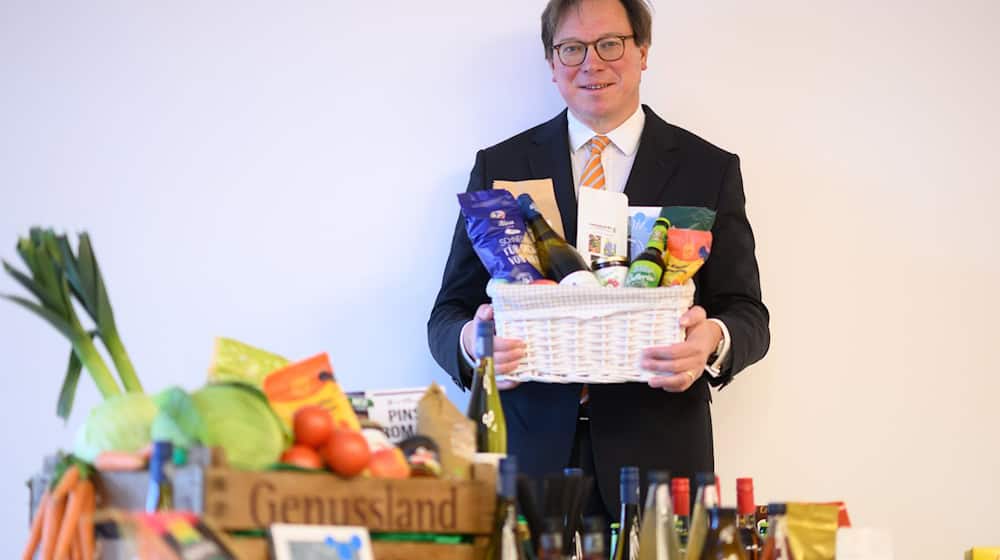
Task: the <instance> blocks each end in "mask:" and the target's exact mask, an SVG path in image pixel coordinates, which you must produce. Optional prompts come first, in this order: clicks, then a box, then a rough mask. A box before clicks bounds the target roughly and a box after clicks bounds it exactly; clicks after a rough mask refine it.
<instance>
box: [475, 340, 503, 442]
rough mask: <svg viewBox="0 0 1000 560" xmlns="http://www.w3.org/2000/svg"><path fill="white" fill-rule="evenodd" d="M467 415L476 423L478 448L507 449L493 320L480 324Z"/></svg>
mask: <svg viewBox="0 0 1000 560" xmlns="http://www.w3.org/2000/svg"><path fill="white" fill-rule="evenodd" d="M471 389H472V394H471V395H470V396H469V406H468V409H466V413H465V414H466V416H468V417H469V419H470V420H472V421H473V422H475V423H476V451H478V452H480V453H506V452H507V421H506V419H505V418H504V414H503V406H502V405H501V403H500V391H498V390H497V380H496V373H495V370H494V368H493V321H481V322H479V323H478V324H477V325H476V369H475V370H474V371H473V373H472V387H471Z"/></svg>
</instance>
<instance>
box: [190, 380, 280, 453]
mask: <svg viewBox="0 0 1000 560" xmlns="http://www.w3.org/2000/svg"><path fill="white" fill-rule="evenodd" d="M191 398H192V400H193V401H194V405H195V408H197V409H198V412H199V414H200V415H201V419H202V422H203V423H204V428H205V429H204V439H203V440H202V443H204V444H205V445H208V446H216V445H218V446H220V447H222V448H223V449H224V450H225V452H226V458H227V459H228V460H229V462H230V463H231V464H232V465H233V466H234V467H237V468H241V469H250V470H260V469H264V468H267V467H268V466H270V465H271V464H272V463H274V462H275V461H277V460H278V458H279V457H280V456H281V452H282V451H284V449H285V448H286V447H287V445H288V443H289V439H290V438H289V434H288V433H287V432H286V430H285V427H284V425H283V424H282V423H281V421H280V420H279V419H278V417H277V415H275V413H274V410H272V409H271V406H270V405H269V404H268V402H267V398H266V397H265V396H264V393H262V392H260V390H258V389H256V388H254V387H251V386H250V385H245V384H242V383H220V384H215V385H207V386H205V387H203V388H201V389H199V390H197V391H195V392H194V393H192V394H191Z"/></svg>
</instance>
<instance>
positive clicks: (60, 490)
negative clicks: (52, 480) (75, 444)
mask: <svg viewBox="0 0 1000 560" xmlns="http://www.w3.org/2000/svg"><path fill="white" fill-rule="evenodd" d="M79 481H80V468H79V467H77V466H76V465H70V466H69V467H68V468H67V469H66V470H65V471H63V475H62V477H61V478H60V479H59V484H56V487H55V489H53V490H52V496H53V497H56V496H59V497H62V496H65V495H67V494H69V491H70V490H72V489H73V488H75V487H76V483H77V482H79Z"/></svg>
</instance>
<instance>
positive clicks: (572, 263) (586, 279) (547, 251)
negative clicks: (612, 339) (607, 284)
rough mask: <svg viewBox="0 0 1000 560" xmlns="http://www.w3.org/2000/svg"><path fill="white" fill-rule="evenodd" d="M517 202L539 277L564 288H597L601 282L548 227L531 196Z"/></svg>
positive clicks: (573, 250)
mask: <svg viewBox="0 0 1000 560" xmlns="http://www.w3.org/2000/svg"><path fill="white" fill-rule="evenodd" d="M517 203H518V205H519V206H520V207H521V213H522V214H524V221H525V222H527V223H528V229H530V230H531V234H532V235H533V236H534V238H535V251H536V252H537V253H538V261H539V263H540V264H541V266H542V274H544V275H545V276H547V277H548V278H550V279H552V280H555V281H556V282H558V283H560V284H562V285H565V286H595V287H600V285H601V281H600V280H598V278H597V276H595V275H594V273H593V271H591V270H590V267H589V266H587V262H586V261H584V260H583V257H581V256H580V253H578V252H576V249H574V248H573V247H572V246H571V245H570V244H569V243H566V240H565V239H563V238H562V237H561V236H560V235H559V234H558V233H556V232H555V230H553V229H552V227H551V226H549V223H548V222H546V221H545V218H544V217H542V213H541V212H539V211H538V208H537V207H536V206H535V201H534V200H532V198H531V195H529V194H522V195H521V196H519V197H517Z"/></svg>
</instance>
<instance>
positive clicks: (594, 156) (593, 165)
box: [580, 136, 611, 189]
mask: <svg viewBox="0 0 1000 560" xmlns="http://www.w3.org/2000/svg"><path fill="white" fill-rule="evenodd" d="M609 145H611V140H609V139H608V137H607V136H594V137H593V138H591V139H590V159H589V160H588V161H587V165H586V167H584V168H583V173H582V174H581V175H580V185H581V186H583V187H589V188H591V189H603V188H604V164H602V163H601V152H603V151H604V148H607V147H608V146H609Z"/></svg>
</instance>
